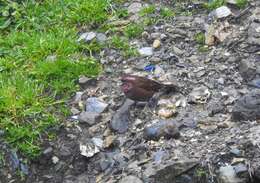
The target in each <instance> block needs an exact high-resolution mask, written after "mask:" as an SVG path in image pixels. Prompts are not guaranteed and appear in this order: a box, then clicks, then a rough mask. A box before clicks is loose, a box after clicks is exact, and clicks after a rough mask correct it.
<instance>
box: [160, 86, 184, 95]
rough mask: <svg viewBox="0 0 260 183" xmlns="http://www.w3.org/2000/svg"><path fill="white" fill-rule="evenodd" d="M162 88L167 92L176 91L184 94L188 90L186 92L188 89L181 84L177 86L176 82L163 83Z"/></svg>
mask: <svg viewBox="0 0 260 183" xmlns="http://www.w3.org/2000/svg"><path fill="white" fill-rule="evenodd" d="M162 90H163V91H164V92H165V93H171V92H174V93H181V94H183V95H186V92H185V91H186V90H185V89H184V88H183V87H180V86H177V85H174V84H163V86H162Z"/></svg>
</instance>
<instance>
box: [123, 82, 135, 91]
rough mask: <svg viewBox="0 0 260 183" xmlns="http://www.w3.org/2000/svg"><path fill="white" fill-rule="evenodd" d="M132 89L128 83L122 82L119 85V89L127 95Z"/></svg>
mask: <svg viewBox="0 0 260 183" xmlns="http://www.w3.org/2000/svg"><path fill="white" fill-rule="evenodd" d="M132 88H133V85H132V84H131V83H129V82H124V83H123V84H122V85H121V89H122V91H123V92H124V93H128V92H129V91H130V90H131V89H132Z"/></svg>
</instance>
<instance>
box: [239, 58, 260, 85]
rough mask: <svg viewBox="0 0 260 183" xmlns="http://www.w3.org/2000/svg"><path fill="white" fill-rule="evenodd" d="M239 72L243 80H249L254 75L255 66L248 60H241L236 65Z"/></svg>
mask: <svg viewBox="0 0 260 183" xmlns="http://www.w3.org/2000/svg"><path fill="white" fill-rule="evenodd" d="M238 69H239V73H240V75H241V76H242V77H243V79H244V80H245V81H250V80H252V79H254V78H255V76H256V68H255V67H254V65H253V63H252V62H250V60H242V61H241V63H240V64H239V66H238Z"/></svg>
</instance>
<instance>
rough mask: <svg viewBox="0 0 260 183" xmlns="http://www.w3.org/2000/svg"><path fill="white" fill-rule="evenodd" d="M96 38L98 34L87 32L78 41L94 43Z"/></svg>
mask: <svg viewBox="0 0 260 183" xmlns="http://www.w3.org/2000/svg"><path fill="white" fill-rule="evenodd" d="M96 36H97V34H96V33H95V32H85V33H83V34H81V35H80V37H79V39H78V41H82V40H84V41H85V42H90V41H92V40H93V39H94V38H95V37H96Z"/></svg>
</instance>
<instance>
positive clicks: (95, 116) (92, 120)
mask: <svg viewBox="0 0 260 183" xmlns="http://www.w3.org/2000/svg"><path fill="white" fill-rule="evenodd" d="M100 119H101V115H100V114H99V113H96V112H81V113H80V115H79V122H81V123H87V124H88V125H94V124H96V123H98V122H99V121H100Z"/></svg>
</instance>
